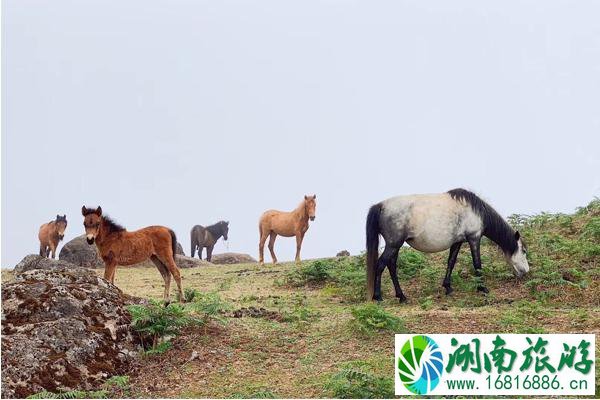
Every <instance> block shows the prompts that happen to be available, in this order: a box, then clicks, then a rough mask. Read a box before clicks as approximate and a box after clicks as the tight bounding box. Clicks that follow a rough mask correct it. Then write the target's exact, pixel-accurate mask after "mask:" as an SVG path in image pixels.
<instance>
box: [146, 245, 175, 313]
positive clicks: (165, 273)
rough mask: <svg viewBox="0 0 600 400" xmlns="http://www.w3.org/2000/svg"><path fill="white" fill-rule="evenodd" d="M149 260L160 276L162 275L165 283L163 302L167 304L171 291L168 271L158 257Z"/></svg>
mask: <svg viewBox="0 0 600 400" xmlns="http://www.w3.org/2000/svg"><path fill="white" fill-rule="evenodd" d="M150 260H151V261H152V262H153V263H154V265H156V268H157V269H158V272H160V274H161V275H162V278H163V281H164V282H165V288H164V292H163V300H164V301H165V302H167V303H168V302H169V292H170V289H171V274H170V273H169V270H168V269H167V267H166V266H165V264H163V263H162V262H161V261H160V260H159V259H158V257H156V256H152V257H150Z"/></svg>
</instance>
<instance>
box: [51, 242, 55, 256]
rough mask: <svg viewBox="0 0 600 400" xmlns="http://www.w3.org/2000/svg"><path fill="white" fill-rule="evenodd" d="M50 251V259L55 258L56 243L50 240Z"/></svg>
mask: <svg viewBox="0 0 600 400" xmlns="http://www.w3.org/2000/svg"><path fill="white" fill-rule="evenodd" d="M50 251H51V252H52V259H55V258H56V245H55V244H54V243H52V242H50Z"/></svg>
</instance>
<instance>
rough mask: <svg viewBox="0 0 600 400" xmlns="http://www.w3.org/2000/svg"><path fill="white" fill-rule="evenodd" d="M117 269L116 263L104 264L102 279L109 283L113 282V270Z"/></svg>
mask: <svg viewBox="0 0 600 400" xmlns="http://www.w3.org/2000/svg"><path fill="white" fill-rule="evenodd" d="M116 269H117V263H116V262H114V261H111V262H110V263H106V265H105V266H104V279H106V280H107V281H109V282H110V283H113V282H114V279H115V270H116Z"/></svg>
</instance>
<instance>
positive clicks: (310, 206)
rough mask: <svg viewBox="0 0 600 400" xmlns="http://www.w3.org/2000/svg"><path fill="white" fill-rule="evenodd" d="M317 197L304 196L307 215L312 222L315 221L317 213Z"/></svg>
mask: <svg viewBox="0 0 600 400" xmlns="http://www.w3.org/2000/svg"><path fill="white" fill-rule="evenodd" d="M316 199H317V195H316V194H313V195H312V196H307V195H305V196H304V207H305V209H306V214H307V215H308V218H310V220H311V221H314V220H315V213H316V211H317V200H316Z"/></svg>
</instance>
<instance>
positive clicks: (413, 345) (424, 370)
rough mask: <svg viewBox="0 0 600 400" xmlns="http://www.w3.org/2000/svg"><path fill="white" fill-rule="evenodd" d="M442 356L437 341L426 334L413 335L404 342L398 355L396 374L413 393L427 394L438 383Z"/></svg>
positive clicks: (442, 360)
mask: <svg viewBox="0 0 600 400" xmlns="http://www.w3.org/2000/svg"><path fill="white" fill-rule="evenodd" d="M443 364H444V357H443V355H442V352H441V351H440V348H439V347H438V345H437V343H436V342H435V341H434V340H433V339H431V338H429V337H428V336H424V335H418V336H413V337H412V338H410V339H409V340H407V341H406V343H404V345H403V346H402V349H401V350H400V355H399V357H398V374H399V377H400V380H401V381H402V383H403V384H404V386H405V387H406V388H407V389H408V390H409V391H411V392H412V393H414V394H427V393H429V392H431V391H432V390H433V389H435V387H436V386H437V385H438V383H440V378H441V376H442V372H443V370H444V368H443Z"/></svg>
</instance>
